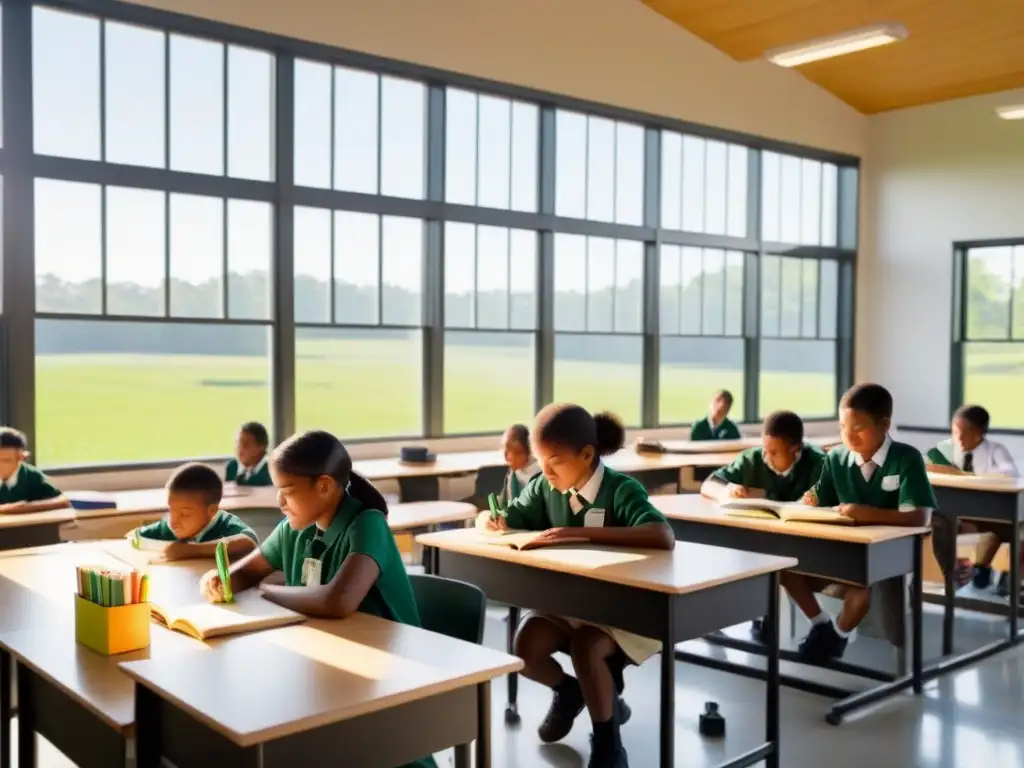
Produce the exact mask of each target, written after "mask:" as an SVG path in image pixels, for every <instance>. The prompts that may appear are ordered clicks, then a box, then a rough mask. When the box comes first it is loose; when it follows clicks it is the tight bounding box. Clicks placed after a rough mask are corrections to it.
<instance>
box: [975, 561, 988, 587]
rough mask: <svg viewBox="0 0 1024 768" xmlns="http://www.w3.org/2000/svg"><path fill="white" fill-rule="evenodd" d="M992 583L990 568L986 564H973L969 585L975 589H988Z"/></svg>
mask: <svg viewBox="0 0 1024 768" xmlns="http://www.w3.org/2000/svg"><path fill="white" fill-rule="evenodd" d="M991 585H992V569H991V568H989V567H988V566H987V565H975V566H974V568H972V569H971V586H973V587H974V588H975V589H988V588H989V587H990V586H991Z"/></svg>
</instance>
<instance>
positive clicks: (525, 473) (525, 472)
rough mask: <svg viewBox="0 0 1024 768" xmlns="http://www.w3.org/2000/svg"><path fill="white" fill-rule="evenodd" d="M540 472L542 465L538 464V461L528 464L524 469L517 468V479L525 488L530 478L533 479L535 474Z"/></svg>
mask: <svg viewBox="0 0 1024 768" xmlns="http://www.w3.org/2000/svg"><path fill="white" fill-rule="evenodd" d="M538 472H540V467H538V466H537V464H536V462H533V463H530V464H527V465H526V466H525V467H523V468H522V469H517V470H515V474H516V479H517V480H518V481H519V484H520V485H521V486H523V487H524V488H525V487H526V484H527V483H529V482H530V480H532V479H533V476H534V475H536V474H537V473H538Z"/></svg>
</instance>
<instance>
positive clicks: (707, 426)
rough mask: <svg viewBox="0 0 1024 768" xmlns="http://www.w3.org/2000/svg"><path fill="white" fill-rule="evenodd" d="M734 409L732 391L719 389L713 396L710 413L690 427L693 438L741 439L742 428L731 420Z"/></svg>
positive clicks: (709, 408)
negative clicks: (730, 413) (731, 412)
mask: <svg viewBox="0 0 1024 768" xmlns="http://www.w3.org/2000/svg"><path fill="white" fill-rule="evenodd" d="M730 410H732V392H730V391H729V390H727V389H722V390H719V391H718V392H716V393H715V396H714V397H713V398H711V405H709V406H708V415H707V416H705V417H704V418H702V419H699V420H697V421H695V422H693V426H692V427H690V439H691V440H739V439H740V430H739V427H737V426H736V425H735V424H734V423H733V422H732V421H730V420H729V411H730Z"/></svg>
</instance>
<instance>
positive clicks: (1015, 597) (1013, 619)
mask: <svg viewBox="0 0 1024 768" xmlns="http://www.w3.org/2000/svg"><path fill="white" fill-rule="evenodd" d="M1019 613H1020V525H1019V524H1018V523H1017V522H1014V523H1013V525H1012V526H1011V527H1010V642H1011V643H1016V642H1017V630H1018V627H1019V625H1020V621H1019V616H1018V614H1019Z"/></svg>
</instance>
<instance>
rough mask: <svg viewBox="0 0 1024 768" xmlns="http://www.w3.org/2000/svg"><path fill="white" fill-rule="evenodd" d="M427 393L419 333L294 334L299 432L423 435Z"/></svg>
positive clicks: (328, 331) (327, 331)
mask: <svg viewBox="0 0 1024 768" xmlns="http://www.w3.org/2000/svg"><path fill="white" fill-rule="evenodd" d="M354 371H358V375H354V374H353V372H354ZM422 392H423V336H422V332H421V331H419V330H400V329H396V328H374V329H372V330H371V329H369V328H367V329H363V328H296V329H295V394H296V397H295V420H296V427H297V428H298V429H299V430H300V431H301V430H305V429H326V430H328V431H330V432H332V433H333V434H335V435H337V436H338V437H340V438H342V439H343V440H344V439H354V438H367V437H399V436H414V435H421V434H423V394H422ZM345 403H349V404H351V403H358V407H345V405H344V404H345ZM237 428H238V427H237V425H236V426H235V427H234V429H237ZM228 434H230V431H229V432H228Z"/></svg>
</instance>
